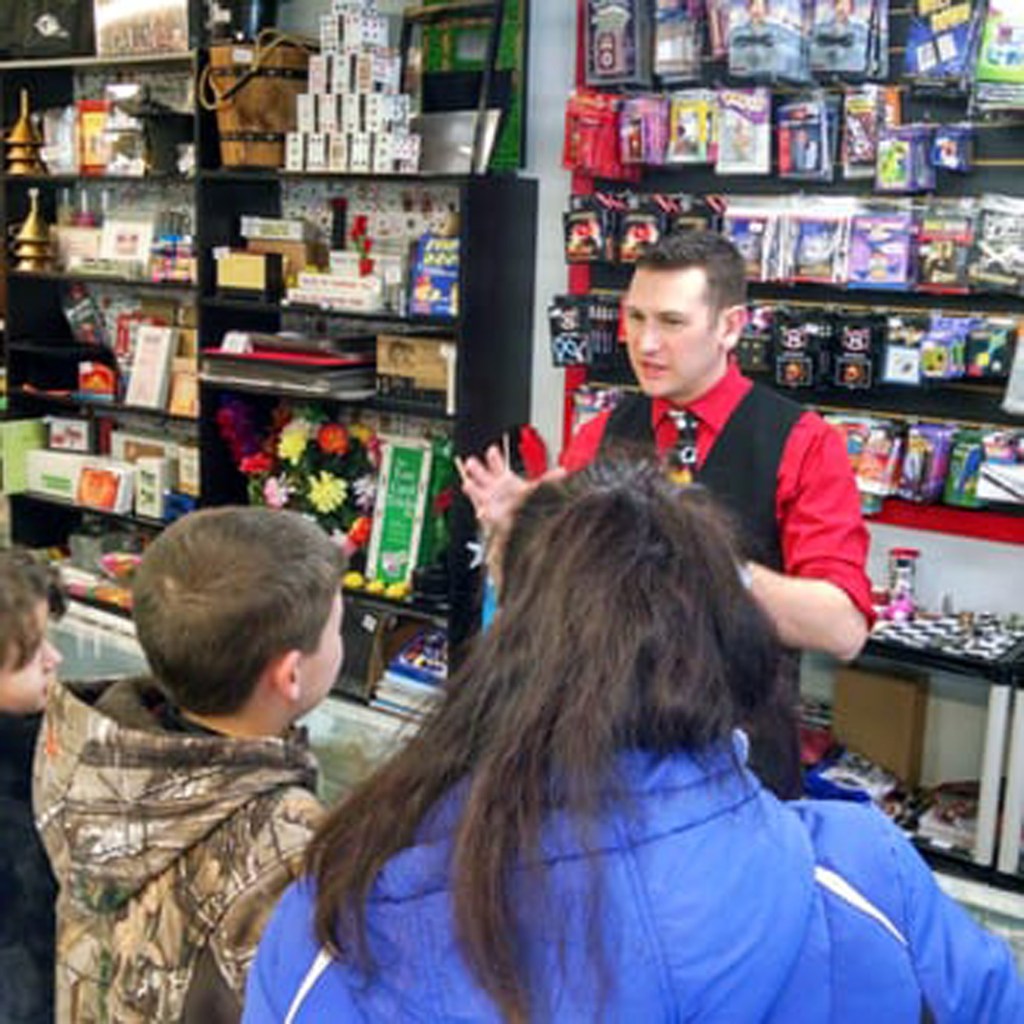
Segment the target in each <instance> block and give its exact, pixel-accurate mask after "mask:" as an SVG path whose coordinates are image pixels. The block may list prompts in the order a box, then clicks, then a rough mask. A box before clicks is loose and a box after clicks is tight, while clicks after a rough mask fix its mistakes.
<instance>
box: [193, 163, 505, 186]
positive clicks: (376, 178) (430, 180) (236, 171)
mask: <svg viewBox="0 0 1024 1024" xmlns="http://www.w3.org/2000/svg"><path fill="white" fill-rule="evenodd" d="M199 177H200V178H201V179H202V180H204V181H214V182H216V181H221V182H227V183H231V184H254V183H264V184H271V183H273V182H279V181H280V182H291V181H324V182H331V181H337V182H344V183H346V184H348V183H351V182H356V183H358V182H360V181H372V182H382V181H384V182H387V181H393V182H395V183H396V184H404V185H462V184H464V183H465V182H467V181H470V180H472V179H473V178H477V177H486V175H472V174H431V173H416V174H360V173H353V172H350V171H286V170H285V169H284V168H278V169H270V170H268V169H267V168H262V167H253V168H246V167H217V168H207V169H202V170H200V171H199Z"/></svg>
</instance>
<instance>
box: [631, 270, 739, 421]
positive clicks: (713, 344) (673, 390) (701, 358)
mask: <svg viewBox="0 0 1024 1024" xmlns="http://www.w3.org/2000/svg"><path fill="white" fill-rule="evenodd" d="M625 311H626V344H627V347H628V348H629V361H630V363H631V364H632V367H633V372H634V373H635V374H636V379H637V381H638V382H639V384H640V387H641V388H642V389H643V391H644V393H645V394H646V395H648V396H649V397H651V398H665V399H668V400H669V401H671V402H676V403H678V404H683V403H685V402H690V401H693V399H695V398H699V397H700V396H701V395H702V394H704V392H705V391H707V390H708V388H710V387H711V386H712V385H713V384H715V383H716V382H717V381H718V380H719V379H720V378H721V377H722V375H723V374H724V373H725V371H726V368H727V366H728V361H729V353H730V352H731V351H732V350H733V349H734V348H735V347H736V343H737V342H738V341H739V337H740V332H741V331H742V330H743V325H744V323H745V322H746V310H745V309H744V308H743V307H742V306H733V307H730V308H728V309H723V310H720V311H718V312H717V313H716V312H714V311H713V310H712V309H711V308H710V306H709V305H708V295H707V278H706V275H705V272H704V270H703V269H702V268H699V267H690V268H688V269H686V270H652V269H650V268H648V267H639V268H638V269H637V270H636V273H634V275H633V280H632V282H631V283H630V286H629V291H628V292H627V293H626V302H625Z"/></svg>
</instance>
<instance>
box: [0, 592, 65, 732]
mask: <svg viewBox="0 0 1024 1024" xmlns="http://www.w3.org/2000/svg"><path fill="white" fill-rule="evenodd" d="M34 614H35V616H36V621H37V624H38V626H39V632H40V634H41V635H42V637H43V639H42V642H41V643H40V644H39V646H38V647H37V648H36V649H35V651H34V652H33V653H32V655H31V657H30V658H29V659H28V661H27V662H25V664H24V665H22V666H21V668H19V669H16V668H14V666H13V660H14V659H13V658H11V659H10V660H9V662H8V664H7V665H5V666H4V667H3V668H0V711H3V712H5V713H7V714H10V715H32V714H35V713H36V712H38V711H42V710H43V707H44V706H45V705H46V695H47V693H48V692H49V690H50V687H51V686H55V685H56V683H57V667H58V666H59V665H60V663H61V661H62V660H63V659H62V658H61V654H60V651H58V650H57V648H56V647H54V646H53V644H52V643H50V640H49V638H48V637H47V635H46V627H47V624H48V622H49V617H50V615H49V608H47V605H46V602H45V601H40V602H39V604H38V606H37V607H36V610H35V613H34Z"/></svg>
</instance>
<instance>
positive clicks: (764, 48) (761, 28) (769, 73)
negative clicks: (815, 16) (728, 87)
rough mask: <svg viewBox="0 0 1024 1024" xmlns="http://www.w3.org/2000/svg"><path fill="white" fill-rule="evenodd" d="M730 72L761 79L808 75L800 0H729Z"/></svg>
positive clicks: (806, 78) (803, 79) (803, 78)
mask: <svg viewBox="0 0 1024 1024" xmlns="http://www.w3.org/2000/svg"><path fill="white" fill-rule="evenodd" d="M728 45H729V74H731V75H733V76H734V77H736V78H751V79H754V80H756V81H761V82H774V81H787V82H806V81H809V79H810V64H809V60H808V48H807V35H806V33H805V31H804V10H803V2H802V0H729V44H728Z"/></svg>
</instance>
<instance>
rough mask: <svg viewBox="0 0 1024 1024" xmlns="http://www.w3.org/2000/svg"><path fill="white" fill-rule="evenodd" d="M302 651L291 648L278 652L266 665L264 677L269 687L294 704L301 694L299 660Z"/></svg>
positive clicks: (287, 701)
mask: <svg viewBox="0 0 1024 1024" xmlns="http://www.w3.org/2000/svg"><path fill="white" fill-rule="evenodd" d="M301 659H302V652H301V651H297V650H293V651H285V653H284V654H279V655H278V656H277V657H276V658H274V659H273V660H272V661H271V662H270V663H269V664H268V665H267V667H266V669H265V671H264V678H265V679H266V680H267V683H268V685H269V686H270V687H271V689H272V690H273V691H274V692H275V693H276V694H277V695H278V696H279V697H281V698H282V700H284V701H285V702H286V703H289V704H295V703H297V702H298V701H299V698H300V697H301V695H302V687H301V684H300V682H299V662H300V661H301Z"/></svg>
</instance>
